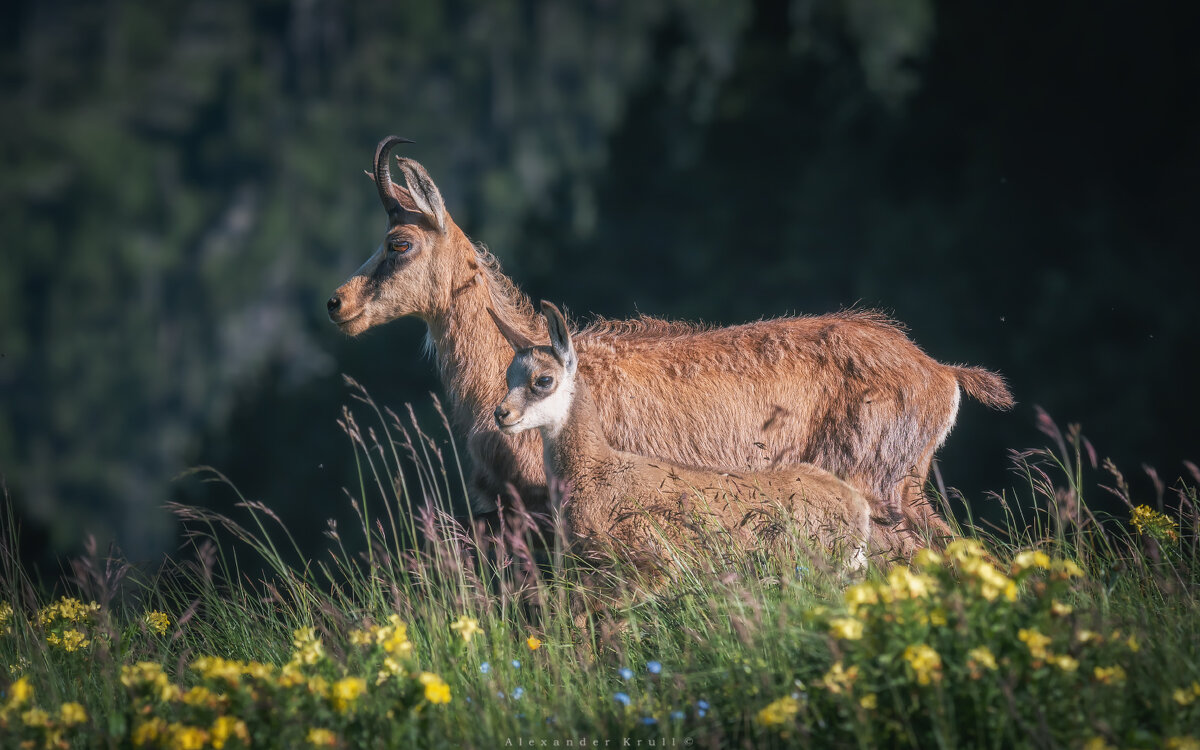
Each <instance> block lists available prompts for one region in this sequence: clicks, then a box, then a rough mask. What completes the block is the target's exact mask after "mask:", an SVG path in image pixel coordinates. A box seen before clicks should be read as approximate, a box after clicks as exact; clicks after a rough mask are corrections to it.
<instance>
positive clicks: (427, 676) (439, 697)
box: [417, 672, 450, 703]
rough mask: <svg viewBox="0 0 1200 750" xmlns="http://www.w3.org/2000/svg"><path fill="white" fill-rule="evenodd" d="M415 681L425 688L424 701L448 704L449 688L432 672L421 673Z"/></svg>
mask: <svg viewBox="0 0 1200 750" xmlns="http://www.w3.org/2000/svg"><path fill="white" fill-rule="evenodd" d="M417 681H418V682H420V683H421V684H422V685H424V686H425V700H427V701H429V702H430V703H449V702H450V686H449V685H447V684H446V681H445V680H443V679H442V678H441V677H438V676H437V675H435V674H433V673H432V672H422V673H421V674H420V675H418V676H417Z"/></svg>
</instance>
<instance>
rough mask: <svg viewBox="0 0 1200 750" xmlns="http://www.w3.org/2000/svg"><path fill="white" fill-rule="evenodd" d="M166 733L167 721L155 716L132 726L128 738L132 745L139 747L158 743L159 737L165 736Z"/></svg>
mask: <svg viewBox="0 0 1200 750" xmlns="http://www.w3.org/2000/svg"><path fill="white" fill-rule="evenodd" d="M166 733H167V722H165V721H163V720H162V719H158V718H155V719H150V720H149V721H143V722H141V723H140V724H137V725H136V726H134V728H133V733H132V734H131V735H130V737H129V739H130V740H131V741H132V742H133V745H134V747H141V746H142V745H151V744H158V741H159V740H160V739H163V738H165V736H166Z"/></svg>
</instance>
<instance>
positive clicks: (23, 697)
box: [5, 677, 33, 710]
mask: <svg viewBox="0 0 1200 750" xmlns="http://www.w3.org/2000/svg"><path fill="white" fill-rule="evenodd" d="M32 698H33V685H30V684H29V678H28V677H22V678H21V679H19V680H17V681H16V682H14V683H13V684H11V685H9V686H8V703H7V704H5V708H6V709H7V710H12V709H14V708H17V707H19V706H22V705H24V704H25V703H28V702H29V701H30V700H31V699H32Z"/></svg>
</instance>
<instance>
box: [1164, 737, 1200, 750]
mask: <svg viewBox="0 0 1200 750" xmlns="http://www.w3.org/2000/svg"><path fill="white" fill-rule="evenodd" d="M1163 747H1164V748H1165V750H1200V740H1198V739H1196V738H1195V737H1168V738H1167V739H1166V740H1165V741H1164V742H1163Z"/></svg>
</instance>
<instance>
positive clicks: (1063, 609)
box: [1050, 599, 1075, 617]
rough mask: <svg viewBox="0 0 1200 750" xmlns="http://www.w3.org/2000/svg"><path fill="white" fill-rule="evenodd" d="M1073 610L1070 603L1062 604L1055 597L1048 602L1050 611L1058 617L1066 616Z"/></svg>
mask: <svg viewBox="0 0 1200 750" xmlns="http://www.w3.org/2000/svg"><path fill="white" fill-rule="evenodd" d="M1074 611H1075V608H1074V607H1072V606H1071V605H1070V604H1063V603H1062V602H1060V601H1059V600H1057V599H1055V600H1053V601H1051V602H1050V612H1051V613H1052V614H1054V615H1056V616H1058V617H1066V616H1067V615H1069V614H1071V613H1072V612H1074Z"/></svg>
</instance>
